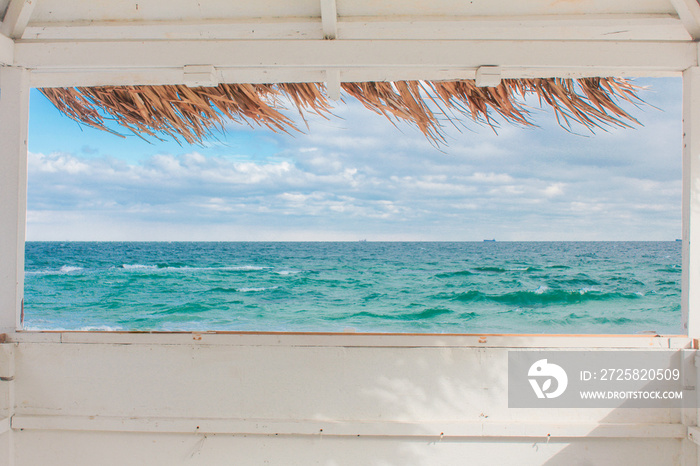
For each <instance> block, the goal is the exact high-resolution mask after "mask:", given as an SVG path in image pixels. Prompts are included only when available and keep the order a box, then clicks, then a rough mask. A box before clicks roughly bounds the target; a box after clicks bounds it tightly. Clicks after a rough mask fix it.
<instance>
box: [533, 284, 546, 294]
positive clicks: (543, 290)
mask: <svg viewBox="0 0 700 466" xmlns="http://www.w3.org/2000/svg"><path fill="white" fill-rule="evenodd" d="M547 291H549V287H548V286H547V285H540V286H538V287H537V289H536V290H535V291H533V293H535V294H544V293H546V292H547Z"/></svg>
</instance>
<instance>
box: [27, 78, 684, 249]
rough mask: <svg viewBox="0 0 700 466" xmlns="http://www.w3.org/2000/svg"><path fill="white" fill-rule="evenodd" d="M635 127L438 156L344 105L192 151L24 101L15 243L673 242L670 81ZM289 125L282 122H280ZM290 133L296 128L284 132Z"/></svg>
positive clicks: (655, 83) (511, 135) (476, 141)
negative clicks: (23, 165)
mask: <svg viewBox="0 0 700 466" xmlns="http://www.w3.org/2000/svg"><path fill="white" fill-rule="evenodd" d="M636 82H637V83H638V84H641V85H645V86H648V90H646V91H644V92H643V93H642V97H643V98H644V99H645V100H646V101H647V102H649V103H650V104H652V105H653V106H655V107H658V109H656V108H652V107H644V108H642V109H641V110H634V112H633V113H634V115H635V116H636V117H637V118H638V119H639V120H640V121H641V122H642V123H643V124H644V126H643V127H640V128H637V129H633V130H629V129H628V130H623V129H612V130H610V131H609V132H604V131H597V132H596V134H595V135H591V134H590V133H588V132H587V131H586V130H585V129H582V128H578V131H577V133H578V134H571V133H568V132H566V131H564V130H562V129H561V128H559V127H558V126H557V124H556V121H555V120H554V118H553V117H552V116H551V114H548V113H547V112H538V116H537V119H536V122H537V123H538V125H539V128H526V129H524V128H519V127H515V126H510V125H502V127H501V128H500V129H499V130H498V134H497V135H496V134H494V132H493V131H491V129H489V128H487V127H480V126H477V125H475V124H471V123H468V124H467V126H468V127H469V129H468V130H463V131H462V132H461V133H460V132H458V131H456V130H454V129H453V128H450V127H447V126H446V129H447V132H448V143H449V145H448V146H446V147H442V148H441V149H440V150H438V149H436V148H435V147H434V146H432V145H431V144H430V143H429V142H428V141H426V139H425V138H424V137H423V136H422V135H421V134H420V133H419V132H418V131H417V130H416V129H414V128H412V127H410V126H407V125H401V124H399V125H398V129H397V128H396V127H394V126H393V125H392V124H391V123H389V122H388V121H386V120H385V119H384V117H381V116H378V115H375V114H373V113H372V112H370V111H368V110H365V109H364V108H363V107H362V106H361V105H359V104H358V103H356V102H349V103H348V104H339V105H338V106H337V107H336V108H335V110H334V113H335V115H336V116H337V117H336V118H332V119H331V120H324V119H322V118H317V117H311V118H309V128H308V129H305V126H304V124H303V123H301V124H300V125H299V126H300V128H303V129H304V132H303V133H297V134H294V135H292V136H290V135H286V134H275V133H272V132H271V131H269V130H266V129H262V128H254V129H253V128H248V127H241V126H231V127H229V128H228V130H227V132H226V134H224V135H222V136H221V137H220V138H219V140H218V141H211V142H210V143H208V144H206V145H205V146H204V147H202V146H193V145H186V144H185V145H182V146H180V145H178V144H177V143H176V142H173V141H167V142H158V141H153V143H147V142H145V141H143V140H141V139H140V138H138V137H135V136H129V137H127V138H119V137H117V136H114V135H111V134H108V133H104V132H101V131H98V130H94V129H92V128H89V127H85V126H80V125H78V124H77V123H75V122H73V121H72V120H70V119H69V118H67V117H64V116H61V115H60V114H59V112H58V111H57V110H56V109H55V108H54V107H53V106H52V105H51V104H50V103H49V102H48V101H47V100H46V99H45V98H44V97H43V96H42V95H41V94H40V93H39V92H38V91H36V90H33V91H32V94H31V108H30V128H29V130H30V134H29V191H28V215H27V239H28V240H61V241H62V240H121V241H124V240H163V241H176V240H184V241H190V240H216V241H248V240H253V241H257V240H267V241H282V240H285V241H315V240H321V241H331V240H338V241H346V240H347V241H355V240H358V239H367V240H370V241H371V240H377V241H378V240H389V241H391V240H425V241H443V240H444V241H481V240H482V239H485V238H496V239H498V240H503V241H505V240H511V241H526V240H532V241H537V240H673V239H675V238H679V237H680V234H681V211H680V208H681V135H682V132H681V80H680V78H668V79H645V80H636ZM289 115H290V116H291V117H294V118H296V117H295V116H294V113H293V112H289ZM297 121H298V119H297Z"/></svg>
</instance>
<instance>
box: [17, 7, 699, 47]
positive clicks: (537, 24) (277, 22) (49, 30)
mask: <svg viewBox="0 0 700 466" xmlns="http://www.w3.org/2000/svg"><path fill="white" fill-rule="evenodd" d="M328 28H329V32H331V33H332V30H333V29H332V27H331V26H329V27H328ZM336 30H337V31H336V34H337V36H338V37H341V38H342V39H346V40H348V39H354V40H377V39H423V40H426V39H443V40H447V39H449V40H476V39H493V40H497V39H501V40H604V41H611V40H616V41H619V40H637V41H641V40H649V41H653V40H657V41H658V40H664V41H687V40H691V36H690V35H689V34H688V32H687V31H686V29H685V27H684V26H683V23H682V22H681V21H680V19H679V18H678V17H677V16H675V15H669V14H665V13H664V14H644V15H641V14H640V15H630V14H625V15H568V16H557V15H544V16H522V17H514V16H492V17H478V18H474V17H456V16H454V15H450V16H429V17H426V16H416V17H406V16H386V17H370V16H362V17H341V18H337V20H336ZM324 35H325V32H324V30H323V26H322V23H319V20H318V19H317V18H299V17H289V18H281V17H273V18H250V19H246V20H245V21H241V20H238V21H232V20H226V19H211V20H206V21H177V22H175V21H141V22H133V21H129V22H119V21H90V22H77V23H76V22H63V23H36V24H34V25H29V26H28V27H27V28H26V29H25V32H24V34H23V36H22V38H23V39H24V40H34V39H39V40H95V39H102V40H120V39H130V40H157V39H160V40H164V39H168V40H175V39H177V40H214V39H223V40H226V39H228V40H231V39H317V40H320V39H323V38H324Z"/></svg>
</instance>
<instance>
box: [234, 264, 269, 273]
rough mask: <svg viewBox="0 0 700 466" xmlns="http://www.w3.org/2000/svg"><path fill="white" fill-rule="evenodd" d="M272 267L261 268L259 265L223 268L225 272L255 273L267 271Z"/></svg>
mask: <svg viewBox="0 0 700 466" xmlns="http://www.w3.org/2000/svg"><path fill="white" fill-rule="evenodd" d="M269 268H270V267H260V266H259V265H237V266H231V267H222V269H223V270H236V271H243V272H247V271H255V270H265V269H269Z"/></svg>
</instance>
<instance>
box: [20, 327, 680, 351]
mask: <svg viewBox="0 0 700 466" xmlns="http://www.w3.org/2000/svg"><path fill="white" fill-rule="evenodd" d="M8 338H9V339H10V340H11V341H13V342H17V343H84V344H98V343H105V344H114V345H138V344H159V345H176V346H177V345H192V344H205V345H214V346H216V345H224V346H254V345H256V344H257V345H265V346H305V347H371V348H375V347H396V346H400V347H405V348H409V347H410V348H452V347H454V348H459V347H475V348H627V349H640V350H642V349H678V350H680V349H689V348H692V345H693V340H692V339H690V338H688V337H685V336H659V335H489V334H485V335H449V334H390V333H357V334H356V333H289V332H277V333H275V332H272V333H270V332H233V333H226V332H194V333H167V332H155V333H150V332H77V331H76V332H58V331H56V332H17V333H15V334H12V335H10V336H9V337H8Z"/></svg>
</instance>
